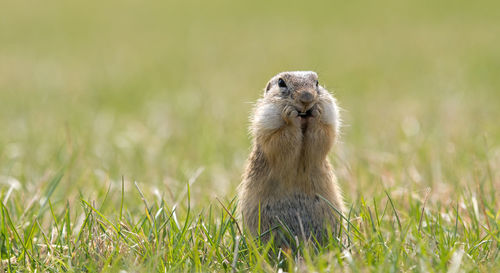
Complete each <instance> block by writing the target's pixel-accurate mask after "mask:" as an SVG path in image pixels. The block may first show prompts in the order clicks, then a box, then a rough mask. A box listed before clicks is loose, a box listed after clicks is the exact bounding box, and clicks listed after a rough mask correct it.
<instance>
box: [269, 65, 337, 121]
mask: <svg viewBox="0 0 500 273" xmlns="http://www.w3.org/2000/svg"><path fill="white" fill-rule="evenodd" d="M321 92H328V91H326V90H324V88H323V87H321V86H320V85H319V82H318V75H317V74H316V73H315V72H313V71H293V72H281V73H279V74H277V75H276V76H274V77H273V78H272V79H271V80H270V81H269V82H268V83H267V86H266V89H265V91H264V98H272V99H273V100H281V101H283V102H285V104H288V105H293V106H294V107H295V108H296V109H297V111H298V112H299V115H306V113H307V111H308V110H310V109H311V107H313V106H314V104H316V103H317V102H318V100H319V97H320V94H321Z"/></svg>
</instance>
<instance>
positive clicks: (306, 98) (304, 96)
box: [299, 91, 314, 105]
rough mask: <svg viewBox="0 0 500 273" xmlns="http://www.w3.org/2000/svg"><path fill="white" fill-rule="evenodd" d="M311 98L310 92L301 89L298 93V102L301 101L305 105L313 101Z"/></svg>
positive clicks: (312, 97)
mask: <svg viewBox="0 0 500 273" xmlns="http://www.w3.org/2000/svg"><path fill="white" fill-rule="evenodd" d="M313 99H314V96H313V94H312V93H311V92H308V91H303V92H301V93H300V96H299V100H300V102H302V103H303V104H305V105H307V104H309V103H311V102H312V101H313Z"/></svg>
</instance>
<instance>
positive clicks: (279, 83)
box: [278, 78, 287, 88]
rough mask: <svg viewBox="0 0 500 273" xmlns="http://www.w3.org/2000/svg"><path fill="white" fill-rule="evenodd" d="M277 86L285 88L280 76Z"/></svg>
mask: <svg viewBox="0 0 500 273" xmlns="http://www.w3.org/2000/svg"><path fill="white" fill-rule="evenodd" d="M278 86H279V87H282V88H287V86H286V83H285V81H284V80H283V79H282V78H279V80H278Z"/></svg>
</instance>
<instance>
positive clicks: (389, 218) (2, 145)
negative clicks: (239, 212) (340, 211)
mask: <svg viewBox="0 0 500 273" xmlns="http://www.w3.org/2000/svg"><path fill="white" fill-rule="evenodd" d="M1 6H2V7H1V9H0V201H1V204H2V205H1V210H0V254H1V255H0V256H1V264H0V272H4V271H6V272H16V271H36V272H59V271H67V272H82V271H83V272H96V271H97V272H101V271H103V272H119V271H121V270H124V271H126V272H164V271H204V272H214V271H215V272H220V271H252V272H258V271H261V270H262V271H278V270H280V268H281V269H283V270H284V271H296V270H305V271H318V272H322V271H329V272H339V271H348V272H349V271H352V272H401V271H402V272H477V271H479V272H489V273H491V272H497V271H499V270H500V192H498V191H497V189H500V35H499V33H500V17H499V16H498V10H499V9H500V5H499V2H498V1H490V2H474V1H447V2H443V1H413V2H406V1H388V2H385V3H383V4H382V3H380V2H376V1H371V2H368V1H367V2H364V3H362V2H359V1H339V2H337V3H336V2H333V1H323V2H321V1H320V2H306V1H303V2H289V1H287V2H281V3H280V2H273V3H268V1H249V2H238V1H210V2H209V1H152V2H140V1H130V0H125V1H84V2H82V1H4V2H3V3H2V5H1ZM285 70H314V71H317V72H318V74H319V75H320V82H321V83H322V84H323V85H325V86H326V87H327V88H328V89H329V90H330V91H332V92H333V93H334V94H335V96H336V97H337V98H338V100H339V102H340V104H341V106H342V108H343V109H344V111H343V112H342V116H343V119H344V123H345V126H344V127H343V130H342V131H343V134H342V138H341V141H340V142H339V143H338V145H337V146H336V148H335V150H334V151H333V152H332V153H331V155H330V157H331V160H332V162H333V164H334V166H335V168H336V171H337V175H338V178H339V181H340V185H341V187H342V189H343V192H344V196H345V201H346V204H347V207H348V208H350V214H349V215H348V217H349V219H350V222H351V224H350V225H346V226H348V227H349V228H348V230H347V231H345V232H346V233H347V235H348V236H349V238H350V241H349V242H348V245H346V246H345V247H344V248H342V247H340V246H339V245H338V244H337V243H336V242H335V241H333V240H332V242H331V244H330V245H328V246H325V247H324V248H322V249H320V250H319V251H316V252H315V251H308V249H305V250H304V251H303V253H302V255H303V257H304V261H303V262H300V263H298V264H297V263H296V261H294V259H293V258H290V257H287V256H286V255H285V254H284V253H280V254H279V255H277V256H275V257H269V256H267V255H266V253H267V249H266V246H265V245H264V246H263V245H260V244H258V242H254V241H252V240H250V238H248V237H247V236H245V231H243V234H240V231H239V225H240V224H241V223H239V220H237V219H236V220H235V219H234V218H232V215H233V214H234V212H235V209H236V207H235V204H234V198H235V196H236V187H237V185H238V184H239V182H240V176H241V173H242V170H243V168H244V164H245V160H246V156H247V155H248V153H249V147H250V139H249V136H248V134H247V127H248V116H249V113H250V110H251V108H252V103H253V102H254V101H255V100H256V99H257V98H258V97H259V96H260V95H261V92H262V90H263V88H264V86H265V84H266V82H267V80H268V79H269V78H270V77H271V76H273V75H274V74H276V73H277V72H280V71H285ZM122 272H123V271H122Z"/></svg>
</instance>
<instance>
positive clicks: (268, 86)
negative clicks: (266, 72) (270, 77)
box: [264, 82, 271, 94]
mask: <svg viewBox="0 0 500 273" xmlns="http://www.w3.org/2000/svg"><path fill="white" fill-rule="evenodd" d="M269 89H271V82H268V83H267V86H266V91H265V92H264V94H265V93H267V91H269Z"/></svg>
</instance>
